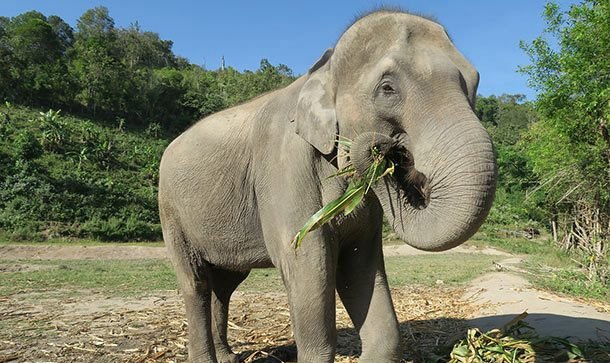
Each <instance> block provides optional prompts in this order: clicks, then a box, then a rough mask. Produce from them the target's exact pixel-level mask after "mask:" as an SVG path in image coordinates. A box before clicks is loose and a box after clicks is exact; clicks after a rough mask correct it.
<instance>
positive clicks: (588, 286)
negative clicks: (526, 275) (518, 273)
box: [526, 264, 610, 302]
mask: <svg viewBox="0 0 610 363" xmlns="http://www.w3.org/2000/svg"><path fill="white" fill-rule="evenodd" d="M527 265H528V264H526V266H527ZM529 270H531V271H534V272H535V271H538V273H535V274H534V275H533V277H532V282H533V283H534V284H536V286H537V287H539V288H542V289H545V290H549V291H553V292H556V293H561V294H565V295H570V296H578V297H584V298H589V299H595V300H600V301H604V302H608V301H610V286H608V285H606V284H604V283H602V282H600V281H591V280H589V279H587V278H586V276H585V275H583V274H582V273H581V272H579V271H574V270H566V269H558V270H556V271H550V272H549V271H544V270H542V269H540V268H539V267H536V266H530V267H529Z"/></svg>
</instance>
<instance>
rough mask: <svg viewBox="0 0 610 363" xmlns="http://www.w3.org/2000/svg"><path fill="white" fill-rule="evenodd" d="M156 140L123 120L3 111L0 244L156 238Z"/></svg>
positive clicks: (159, 146)
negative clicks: (0, 240) (2, 241)
mask: <svg viewBox="0 0 610 363" xmlns="http://www.w3.org/2000/svg"><path fill="white" fill-rule="evenodd" d="M161 136H162V135H161V134H160V133H159V132H158V130H155V129H152V128H147V129H144V130H128V129H125V127H124V125H123V123H122V122H121V120H118V121H117V122H116V123H114V124H111V123H108V124H100V123H98V122H95V121H93V120H89V119H81V118H76V117H73V116H68V115H63V114H62V113H61V112H60V111H53V110H49V111H44V112H43V111H40V110H36V109H30V108H27V107H20V106H14V105H11V104H10V103H5V104H4V105H1V106H0V169H1V170H2V171H3V172H2V173H1V174H0V231H2V237H4V238H9V239H14V240H19V239H23V240H31V239H38V240H39V239H45V238H56V237H62V236H70V237H83V238H94V239H101V240H150V239H158V238H160V228H159V219H158V213H157V201H156V198H157V196H156V195H157V187H156V186H157V179H158V165H159V160H160V157H161V155H162V152H163V150H164V148H165V147H166V146H167V144H168V141H167V139H165V138H163V137H161Z"/></svg>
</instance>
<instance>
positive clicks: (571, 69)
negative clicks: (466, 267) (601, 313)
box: [0, 0, 610, 296]
mask: <svg viewBox="0 0 610 363" xmlns="http://www.w3.org/2000/svg"><path fill="white" fill-rule="evenodd" d="M544 17H545V20H546V23H547V29H546V30H545V32H544V33H543V35H542V36H541V37H540V38H538V39H536V40H534V41H533V42H532V43H530V44H525V43H524V44H522V47H523V49H524V50H525V51H526V53H527V54H528V55H529V56H530V58H531V64H530V65H527V66H525V67H523V68H522V72H524V73H525V74H527V75H528V76H529V79H530V82H531V85H532V86H533V87H535V89H536V90H537V91H538V96H537V99H536V100H535V101H533V102H527V101H526V100H525V98H524V97H523V96H521V95H500V96H487V97H484V96H479V97H478V99H477V103H476V113H477V115H478V116H479V118H480V119H481V120H482V122H483V123H484V124H485V126H486V128H487V129H488V130H489V132H490V134H491V135H492V137H493V139H494V142H495V146H496V151H497V156H498V169H499V180H498V190H497V195H496V202H495V204H494V206H493V208H492V211H491V213H490V216H489V218H488V223H487V224H486V225H485V226H484V227H483V232H482V234H481V235H482V236H483V238H485V239H487V240H488V242H489V243H491V244H496V245H506V246H504V247H505V248H507V249H509V250H511V248H513V247H514V246H512V247H511V244H510V243H508V244H507V243H505V242H498V241H502V239H505V238H506V237H515V236H517V237H528V238H531V237H536V236H537V234H538V232H540V233H541V234H542V236H543V237H544V238H547V236H548V238H547V240H548V243H547V242H542V243H543V244H544V243H546V244H545V245H544V248H543V250H545V251H547V250H548V251H550V250H553V251H556V250H557V249H559V248H561V249H562V250H563V252H561V254H565V256H563V257H561V261H562V263H566V261H567V263H571V261H572V260H576V261H578V266H574V267H578V268H580V271H584V272H585V274H579V275H578V276H580V277H582V278H583V279H584V280H582V281H584V283H585V284H586V283H587V282H590V283H591V284H597V285H595V286H604V284H607V283H608V264H609V257H608V250H609V248H608V238H609V235H610V193H609V190H610V139H609V136H608V123H609V120H610V58H609V57H607V56H605V55H607V54H610V23H609V22H608V21H607V19H609V18H610V5H609V4H608V3H607V2H600V1H594V0H585V1H583V2H582V3H581V4H579V5H573V6H572V7H571V8H570V9H568V10H566V11H562V10H561V9H560V8H559V7H558V6H556V5H554V4H553V3H549V4H548V5H547V6H546V10H545V13H544ZM171 48H172V42H171V41H169V40H162V39H160V38H159V36H158V35H157V34H155V33H152V32H149V31H143V30H141V29H140V28H139V26H138V24H137V23H136V24H133V25H131V26H130V27H128V28H124V29H123V28H117V27H115V25H114V22H113V20H112V18H111V17H110V15H109V13H108V10H107V9H106V8H103V7H99V8H94V9H91V10H89V11H87V12H85V13H84V14H83V15H82V16H81V18H80V19H79V20H78V22H77V24H76V27H75V28H72V27H71V26H70V25H68V24H67V23H65V22H64V21H63V20H62V19H61V18H59V17H57V16H45V15H43V14H41V13H39V12H36V11H31V12H27V13H24V14H21V15H19V16H16V17H14V18H5V17H0V101H2V104H0V170H2V172H1V173H0V237H1V238H3V239H11V240H32V239H37V240H40V239H49V238H57V237H78V238H92V239H97V240H117V241H126V240H157V239H159V238H160V237H161V236H160V228H159V222H158V214H157V203H156V185H157V170H158V163H159V158H160V156H161V154H162V151H163V149H164V148H165V146H166V145H167V144H168V143H169V141H170V140H171V139H172V138H173V137H175V135H177V134H178V133H180V132H181V131H183V130H184V129H186V128H187V127H188V126H189V125H191V124H192V122H193V121H194V120H197V119H199V118H201V117H204V116H206V115H208V114H211V113H213V112H216V111H218V110H221V109H223V108H226V107H230V106H232V105H235V104H237V103H240V102H243V101H245V100H247V99H249V98H252V97H254V96H255V95H258V94H260V93H262V92H266V91H269V90H272V89H275V88H278V87H281V86H283V85H285V84H288V83H289V82H291V81H292V80H293V79H294V77H293V75H292V72H291V70H290V69H289V68H288V67H286V66H284V65H277V66H274V65H272V64H270V63H269V62H268V61H267V60H264V59H263V60H262V61H261V64H260V68H259V69H257V70H255V71H243V72H240V71H237V70H235V69H233V68H231V67H227V68H226V69H221V70H206V69H205V68H203V67H200V66H198V65H194V64H191V63H189V62H188V61H187V60H186V59H184V58H181V57H179V56H177V55H175V54H174V53H173V52H172V50H171ZM60 109H61V110H62V111H61V112H59V111H58V110H60ZM494 241H496V242H494ZM520 241H521V242H520V243H521V246H520V247H519V248H517V249H521V250H526V251H529V250H540V248H539V246H537V245H536V244H535V243H538V242H528V240H525V239H523V240H520ZM501 247H502V246H501ZM525 253H527V252H525ZM545 253H546V252H545ZM564 267H566V266H564ZM567 267H568V268H571V266H567ZM572 272H573V271H570V272H569V273H572ZM557 276H559V277H558V279H563V278H564V277H561V276H565V275H561V274H558V275H557ZM580 277H579V278H580ZM579 281H580V280H579ZM604 291H606V290H604ZM605 293H607V291H606V292H603V291H602V296H603V294H605Z"/></svg>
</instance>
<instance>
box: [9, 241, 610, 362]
mask: <svg viewBox="0 0 610 363" xmlns="http://www.w3.org/2000/svg"><path fill="white" fill-rule="evenodd" d="M454 252H455V250H454ZM459 252H469V253H488V254H495V255H498V257H499V261H501V262H500V263H499V264H498V266H500V267H499V270H502V271H498V272H492V273H488V274H486V275H484V276H482V277H481V278H479V279H477V280H476V281H474V282H473V283H471V284H470V285H469V286H467V287H465V288H456V287H446V286H443V285H439V286H435V287H431V288H422V287H403V288H398V289H393V290H392V296H393V300H394V303H395V307H396V311H397V315H398V318H399V321H400V322H401V332H402V337H403V341H404V345H405V347H406V353H405V356H404V361H405V362H421V361H424V359H429V358H430V356H429V355H427V354H430V353H431V352H434V351H435V350H436V349H437V348H438V347H441V346H445V345H447V344H448V343H450V342H453V341H454V340H456V339H457V338H458V337H461V336H462V335H463V333H464V331H465V330H466V328H467V327H469V326H479V327H481V328H483V329H486V328H491V327H500V326H501V325H502V324H504V323H506V322H508V321H509V320H510V319H511V318H512V317H514V316H515V315H517V314H520V313H522V312H523V311H525V310H527V311H528V313H529V314H530V315H529V317H528V319H529V320H528V322H529V323H530V324H531V325H534V326H535V327H536V328H537V329H539V330H540V329H542V332H543V333H545V334H546V333H547V332H549V333H550V334H552V335H554V336H570V337H573V338H575V339H595V340H597V341H608V342H610V341H609V340H608V339H609V338H610V304H603V303H598V304H594V305H591V304H587V303H585V302H579V301H574V300H570V299H566V298H561V297H558V296H555V295H552V294H549V293H543V292H540V291H537V290H534V289H533V288H531V287H530V286H529V284H527V282H526V281H525V280H524V279H523V278H522V277H520V276H518V275H516V274H515V273H514V272H507V270H510V268H509V267H510V266H512V265H514V264H515V263H516V262H517V261H515V259H514V258H513V257H511V256H509V255H506V254H504V253H502V252H499V251H496V250H490V249H487V250H480V249H473V248H468V247H460V251H459ZM385 253H386V255H408V254H417V253H421V252H420V251H416V250H412V249H410V248H408V247H407V246H389V247H386V249H385ZM134 258H145V259H150V258H166V255H165V249H164V248H163V247H138V246H122V247H115V246H112V247H107V246H88V247H85V246H48V245H47V246H25V245H20V246H0V259H4V260H12V261H14V263H10V264H6V265H5V266H9V267H8V268H7V269H8V270H12V271H20V270H19V269H20V268H22V269H27V268H28V267H27V265H25V264H20V263H19V261H18V260H20V259H134ZM502 266H506V268H503V267H502ZM21 271H24V270H21ZM2 272H8V271H7V270H5V271H2V270H0V273H2ZM337 327H338V349H337V353H338V356H337V359H336V362H357V356H358V355H359V350H360V343H359V341H358V338H357V335H356V333H355V331H354V330H353V329H352V328H351V323H350V321H349V319H348V317H347V314H346V312H345V310H344V308H343V307H342V306H341V305H340V304H339V306H338V308H337ZM186 329H187V323H186V320H185V318H184V308H183V304H182V301H181V299H180V296H179V294H178V292H177V291H164V292H157V293H155V294H151V295H147V296H143V297H138V298H126V297H114V296H105V295H104V294H102V293H99V292H95V291H77V292H75V291H44V290H42V291H41V292H37V293H27V294H25V293H19V294H14V295H10V296H0V363H4V362H16V363H25V362H57V363H59V362H61V363H63V362H100V363H105V362H128V363H136V362H137V363H143V362H167V363H169V362H186V344H187V339H186ZM229 336H230V340H231V345H232V346H233V347H234V350H235V351H237V352H240V358H241V361H242V362H246V363H252V362H256V363H266V362H290V361H294V360H295V356H296V348H295V346H294V341H293V339H292V336H291V331H290V323H289V314H288V306H287V300H286V296H285V294H283V293H264V294H263V293H258V294H257V293H249V292H248V293H246V292H240V291H238V292H236V293H235V295H234V297H233V300H232V305H231V321H230V324H229ZM604 339H605V340H604Z"/></svg>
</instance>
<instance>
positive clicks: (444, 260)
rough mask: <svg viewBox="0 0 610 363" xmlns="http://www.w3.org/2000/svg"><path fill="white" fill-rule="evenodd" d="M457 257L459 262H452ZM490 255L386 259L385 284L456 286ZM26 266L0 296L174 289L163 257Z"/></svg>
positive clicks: (270, 276)
mask: <svg viewBox="0 0 610 363" xmlns="http://www.w3.org/2000/svg"><path fill="white" fill-rule="evenodd" d="M458 260H459V264H458V263H456V261H458ZM493 260H494V257H493V256H486V255H467V254H459V256H458V255H425V256H400V257H388V258H386V270H387V273H388V279H389V283H390V286H392V287H400V286H405V285H425V286H434V285H436V284H437V281H439V280H440V281H443V283H444V284H449V285H459V284H464V283H467V282H469V281H470V280H472V279H474V278H475V277H477V276H479V275H481V274H483V273H484V272H485V271H486V270H488V268H489V266H490V265H491V262H492V261H493ZM12 265H15V261H6V260H0V271H1V270H4V271H11V270H10V268H9V267H10V266H12ZM19 265H31V266H32V269H25V270H22V271H19V272H3V273H0V295H4V296H6V295H11V294H15V293H32V292H41V291H44V292H47V293H49V292H59V291H68V293H70V292H71V291H74V290H96V291H99V292H103V293H105V294H109V295H118V296H137V295H142V294H146V293H150V292H154V291H159V290H172V289H177V288H178V285H177V282H176V276H175V273H174V270H173V268H172V266H171V263H170V262H169V261H165V260H152V259H151V260H104V261H99V260H58V261H38V260H31V261H23V260H22V261H19ZM239 289H240V290H241V291H257V292H280V291H284V287H283V284H282V279H281V277H280V275H279V272H278V271H277V270H276V269H273V268H270V269H255V270H252V272H251V273H250V275H249V276H248V278H247V279H246V281H244V283H243V284H242V285H241V286H240V288H239Z"/></svg>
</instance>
